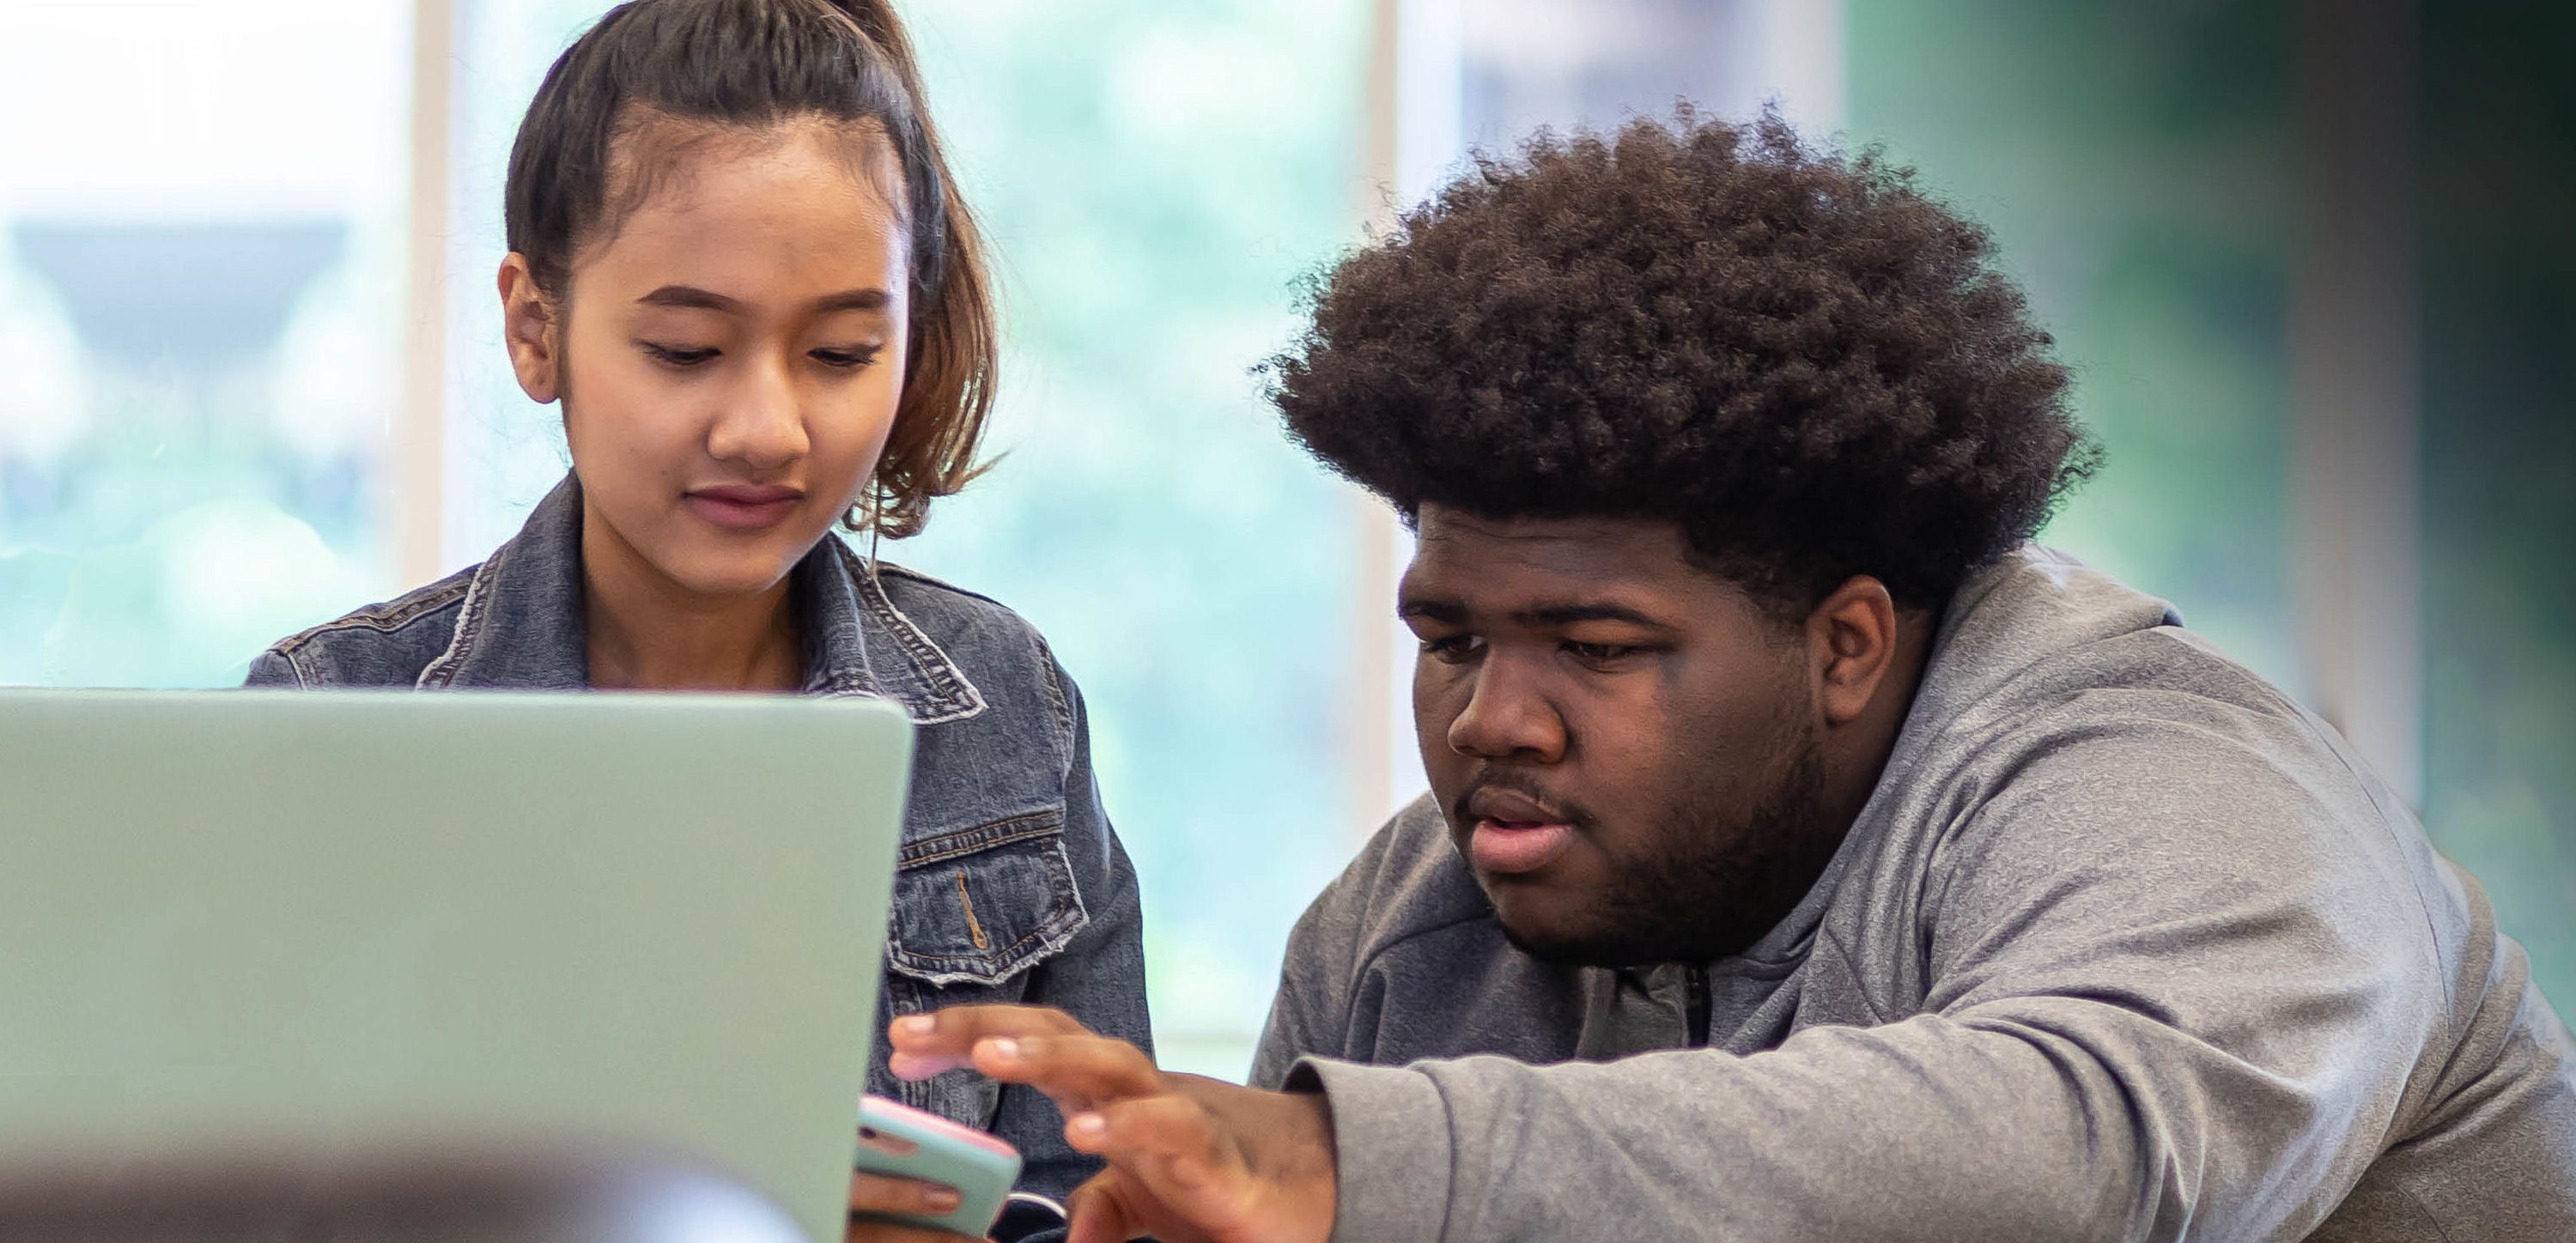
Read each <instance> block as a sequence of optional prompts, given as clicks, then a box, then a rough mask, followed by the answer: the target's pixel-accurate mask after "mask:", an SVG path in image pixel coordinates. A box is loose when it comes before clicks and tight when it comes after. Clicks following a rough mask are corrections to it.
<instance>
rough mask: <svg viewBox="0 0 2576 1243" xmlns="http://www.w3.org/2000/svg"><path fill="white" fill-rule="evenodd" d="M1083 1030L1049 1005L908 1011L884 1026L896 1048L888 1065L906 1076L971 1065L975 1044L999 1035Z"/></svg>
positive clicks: (917, 1076)
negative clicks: (922, 1012) (920, 1012)
mask: <svg viewBox="0 0 2576 1243" xmlns="http://www.w3.org/2000/svg"><path fill="white" fill-rule="evenodd" d="M1081 1034H1084V1028H1083V1026H1082V1024H1080V1023H1078V1022H1075V1021H1074V1018H1073V1016H1072V1015H1070V1014H1066V1013H1065V1012H1064V1011H1062V1010H1057V1009H1052V1008H1050V1007H1047V1006H951V1007H949V1008H948V1009H945V1010H933V1011H931V1012H930V1013H928V1014H908V1015H905V1016H904V1017H902V1018H899V1019H896V1020H895V1021H894V1022H892V1023H889V1024H887V1025H886V1039H887V1041H888V1042H890V1043H891V1044H892V1045H893V1046H894V1056H893V1058H892V1059H891V1064H890V1065H889V1066H888V1069H890V1070H892V1071H893V1072H894V1073H895V1074H896V1075H897V1076H898V1077H900V1078H905V1079H927V1078H929V1077H930V1076H932V1075H935V1074H938V1073H940V1072H941V1071H946V1070H955V1069H957V1068H959V1067H961V1066H968V1065H972V1064H973V1060H974V1056H975V1043H976V1042H977V1041H980V1040H993V1039H999V1038H1004V1037H1008V1038H1012V1039H1018V1038H1022V1037H1028V1036H1070V1035H1081Z"/></svg>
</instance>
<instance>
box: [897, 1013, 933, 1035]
mask: <svg viewBox="0 0 2576 1243" xmlns="http://www.w3.org/2000/svg"><path fill="white" fill-rule="evenodd" d="M894 1029H895V1030H896V1031H899V1032H902V1033H903V1034H904V1035H907V1036H927V1035H929V1034H930V1033H932V1032H935V1031H937V1030H939V1020H937V1019H934V1018H932V1017H930V1016H929V1015H927V1014H915V1015H910V1016H908V1017H905V1018H900V1019H896V1020H895V1021H894Z"/></svg>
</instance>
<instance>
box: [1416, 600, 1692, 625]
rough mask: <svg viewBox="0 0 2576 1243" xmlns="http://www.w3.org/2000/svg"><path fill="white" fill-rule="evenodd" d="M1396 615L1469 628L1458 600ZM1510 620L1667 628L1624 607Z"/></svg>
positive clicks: (1581, 608)
mask: <svg viewBox="0 0 2576 1243" xmlns="http://www.w3.org/2000/svg"><path fill="white" fill-rule="evenodd" d="M1395 615H1396V617H1397V618H1398V619H1399V620H1409V619H1411V618H1416V617H1420V618H1423V619H1425V620H1428V621H1435V622H1439V623H1440V624H1442V625H1445V626H1458V625H1464V624H1466V621H1467V606H1466V604H1465V603H1464V602H1462V601H1458V600H1406V601H1403V602H1402V603H1400V604H1398V605H1397V606H1396V610H1395ZM1511 620H1512V622H1513V623H1514V624H1516V625H1522V626H1532V627H1539V626H1570V625H1573V624H1575V623H1576V622H1588V621H1614V622H1626V623H1628V624H1629V625H1632V626H1645V627H1648V628H1650V629H1655V630H1661V629H1664V628H1665V627H1664V623H1662V622H1659V621H1657V620H1655V619H1654V618H1652V617H1648V616H1646V615H1645V614H1643V613H1640V612H1638V611H1637V610H1635V609H1632V608H1629V607H1627V606H1626V605H1621V604H1601V603H1591V604H1542V605H1539V606H1538V607H1536V608H1529V609H1520V610H1517V611H1515V612H1513V613H1512V614H1511Z"/></svg>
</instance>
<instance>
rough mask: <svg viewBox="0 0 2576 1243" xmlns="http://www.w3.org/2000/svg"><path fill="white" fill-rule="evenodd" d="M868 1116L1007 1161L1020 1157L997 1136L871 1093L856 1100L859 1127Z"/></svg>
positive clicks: (1017, 1150) (1016, 1150) (864, 1123)
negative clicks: (959, 1142) (964, 1144)
mask: <svg viewBox="0 0 2576 1243" xmlns="http://www.w3.org/2000/svg"><path fill="white" fill-rule="evenodd" d="M871 1113H874V1114H876V1115H878V1116H880V1117H885V1118H888V1119H890V1120H896V1121H900V1122H902V1123H903V1124H904V1125H906V1126H910V1127H913V1128H916V1129H918V1130H922V1131H926V1132H929V1133H931V1134H933V1135H940V1136H945V1137H946V1138H949V1139H953V1140H959V1141H962V1142H964V1143H968V1144H973V1145H974V1146H976V1147H978V1148H981V1149H983V1150H985V1151H987V1152H993V1153H999V1154H1001V1155H1002V1156H1006V1157H1016V1156H1018V1155H1020V1150H1019V1149H1017V1148H1013V1147H1012V1146H1011V1145H1010V1143H1009V1142H1008V1141H1006V1140H1004V1139H1002V1138H1001V1137H1000V1136H998V1135H994V1134H991V1133H990V1132H986V1131H979V1130H976V1129H975V1128H973V1127H971V1126H967V1125H965V1124H964V1123H960V1122H955V1121H951V1120H949V1119H947V1118H942V1117H940V1116H939V1115H937V1114H935V1113H932V1112H930V1111H929V1110H927V1109H915V1108H913V1107H912V1106H910V1105H906V1104H904V1103H903V1102H902V1101H898V1100H892V1099H889V1098H887V1097H883V1096H878V1095H876V1094H874V1093H870V1094H868V1095H866V1096H862V1097H860V1098H859V1124H860V1125H861V1126H865V1125H867V1124H868V1115H869V1114H871Z"/></svg>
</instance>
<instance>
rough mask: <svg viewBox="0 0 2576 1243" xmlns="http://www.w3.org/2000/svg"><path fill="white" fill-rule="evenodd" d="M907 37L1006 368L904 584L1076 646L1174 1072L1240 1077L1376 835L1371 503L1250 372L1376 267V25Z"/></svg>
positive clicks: (1078, 674) (1101, 24)
mask: <svg viewBox="0 0 2576 1243" xmlns="http://www.w3.org/2000/svg"><path fill="white" fill-rule="evenodd" d="M905 12H906V14H907V16H908V18H909V20H911V21H912V23H913V26H914V37H915V39H916V41H917V43H918V45H919V49H920V51H921V54H922V56H923V59H924V61H925V63H926V72H927V74H928V76H929V89H930V93H931V109H932V114H933V115H934V116H935V117H936V118H937V119H938V122H939V124H940V126H941V128H942V130H943V136H944V138H945V140H946V142H947V143H948V145H949V147H950V151H951V154H952V157H953V158H954V159H955V160H956V161H957V163H958V164H959V166H960V171H959V176H960V179H961V181H962V182H963V185H964V189H965V192H966V195H967V197H968V199H969V201H970V202H971V203H972V204H973V205H974V206H975V208H976V210H977V211H978V212H979V213H980V214H981V216H982V218H983V222H984V225H985V228H986V230H987V233H988V235H989V237H990V238H991V241H992V244H993V250H994V253H995V255H996V257H997V259H998V261H999V266H1000V270H1001V277H1002V293H1003V309H1004V313H1005V318H1006V321H1007V352H1006V358H1005V372H1004V376H1003V380H1002V387H1001V392H1002V399H1001V410H1000V412H999V414H998V416H997V419H996V422H995V425H994V428H993V438H992V447H993V449H994V450H995V451H996V463H997V464H996V465H995V467H994V469H993V471H992V473H991V474H990V475H988V476H986V477H985V478H984V479H982V480H980V481H978V482H977V483H976V484H975V485H974V486H972V487H971V488H969V489H968V490H967V491H966V492H965V493H964V494H963V495H961V496H959V497H957V498H955V499H953V500H950V501H945V502H942V503H941V504H940V505H939V506H938V507H937V508H936V509H935V510H934V511H933V514H932V518H931V523H930V528H929V530H928V531H927V532H926V533H925V534H923V535H922V536H920V537H918V538H916V539H914V540H911V541H907V542H905V543H903V544H901V545H888V546H886V547H885V548H884V549H883V550H882V555H884V556H885V557H886V558H887V559H888V560H891V561H897V562H902V563H904V564H908V565H912V566H914V567H916V568H919V569H922V570H925V571H927V572H930V573H933V574H937V575H940V576H942V577H944V578H947V579H950V580H952V581H954V582H956V583H958V584H959V585H961V586H965V587H968V588H971V589H973V590H977V591H981V592H987V593H990V594H992V595H993V596H995V597H997V598H999V599H1000V600H1001V601H1002V602H1003V603H1005V604H1008V605H1010V606H1011V607H1012V608H1014V609H1017V610H1018V611H1020V612H1021V613H1022V614H1023V615H1025V616H1026V617H1028V618H1029V619H1030V620H1031V621H1032V622H1034V623H1035V624H1036V625H1037V626H1038V627H1039V629H1040V630H1042V631H1043V632H1044V633H1045V634H1046V636H1047V638H1048V640H1049V641H1050V642H1051V643H1052V644H1053V645H1054V647H1055V649H1056V652H1057V655H1058V656H1059V658H1061V659H1062V660H1063V662H1064V664H1065V666H1066V667H1067V668H1068V669H1069V670H1070V671H1071V672H1072V674H1073V676H1074V678H1075V680H1076V681H1077V682H1078V683H1079V684H1080V685H1081V687H1082V689H1083V692H1084V695H1085V697H1086V699H1087V700H1088V703H1089V706H1090V717H1091V731H1092V746H1093V752H1094V758H1095V761H1096V763H1097V765H1098V769H1099V775H1100V784H1101V788H1102V792H1103V796H1104V799H1105V801H1106V804H1107V807H1108V809H1109V813H1110V817H1111V819H1112V820H1113V821H1114V822H1115V823H1116V824H1117V825H1118V828H1119V833H1120V835H1121V837H1123V838H1124V839H1125V841H1126V843H1127V848H1128V850H1129V852H1130V853H1131V854H1132V855H1133V856H1134V857H1135V861H1136V864H1137V867H1138V870H1139V871H1140V873H1141V874H1142V877H1143V885H1144V897H1145V917H1146V923H1145V929H1146V953H1147V958H1148V963H1149V967H1150V979H1151V985H1152V990H1153V996H1152V1000H1153V1007H1154V1020H1155V1028H1156V1032H1157V1037H1158V1040H1159V1041H1160V1042H1161V1044H1162V1046H1163V1054H1164V1060H1165V1064H1167V1065H1172V1066H1177V1067H1179V1068H1182V1069H1189V1070H1198V1071H1204V1072H1206V1073H1209V1074H1216V1075H1224V1076H1230V1077H1231V1076H1240V1075H1241V1074H1242V1073H1243V1072H1244V1070H1245V1068H1246V1067H1247V1066H1248V1064H1249V1061H1250V1051H1251V1045H1252V1041H1253V1039H1254V1037H1255V1036H1256V1035H1257V1034H1258V1032H1259V1028H1260V1023H1261V1020H1262V1016H1263V1014H1264V1012H1265V1011H1266V1009H1267V1007H1268V1004H1269V1000H1270V994H1271V990H1272V987H1273V985H1274V984H1275V982H1276V980H1277V972H1278V964H1279V954H1280V950H1281V947H1282V945H1283V944H1284V943H1285V940H1286V936H1287V931H1288V927H1289V925H1290V924H1291V923H1292V922H1293V921H1294V920H1295V918H1296V916H1297V914H1298V913H1299V912H1301V911H1302V910H1303V909H1304V908H1305V905H1306V903H1307V901H1308V900H1310V899H1311V898H1312V897H1313V896H1314V895H1315V893H1316V892H1317V891H1318V890H1319V889H1321V888H1322V887H1323V884H1324V882H1325V881H1327V880H1329V879H1330V878H1331V877H1332V875H1333V874H1334V873H1335V872H1336V871H1338V870H1339V868H1340V866H1341V864H1342V862H1343V861H1344V860H1345V859H1346V858H1348V857H1349V853H1350V851H1351V849H1352V848H1353V846H1354V845H1355V843H1356V839H1357V834H1358V833H1359V832H1361V831H1362V829H1361V828H1360V827H1358V826H1353V825H1350V824H1347V823H1345V819H1346V809H1347V808H1348V806H1349V805H1350V799H1349V798H1348V797H1347V795H1346V792H1345V791H1344V790H1343V789H1342V787H1341V784H1340V781H1341V778H1340V773H1341V770H1342V768H1343V766H1344V765H1343V755H1344V753H1343V749H1342V744H1341V742H1340V740H1339V738H1338V726H1339V723H1340V721H1341V719H1342V713H1343V712H1344V705H1343V702H1342V700H1343V694H1344V689H1345V687H1346V686H1347V684H1348V683H1347V677H1348V675H1347V673H1346V670H1347V666H1348V659H1349V657H1348V654H1347V652H1346V651H1345V648H1346V645H1347V640H1348V635H1349V632H1350V630H1351V625H1350V622H1349V615H1350V613H1351V611H1352V609H1353V608H1354V607H1355V606H1354V604H1353V603H1352V598H1351V587H1352V584H1351V582H1350V581H1349V570H1348V564H1349V553H1348V549H1349V547H1350V546H1351V545H1352V543H1353V542H1354V540H1355V539H1356V536H1355V535H1354V534H1353V533H1352V532H1351V530H1350V526H1351V523H1350V510H1349V508H1348V507H1349V506H1350V505H1351V504H1352V503H1353V502H1352V501H1351V500H1350V499H1349V498H1348V497H1347V495H1346V494H1345V491H1344V489H1343V488H1342V487H1340V486H1339V485H1336V484H1334V483H1333V482H1331V481H1330V480H1329V479H1327V478H1326V477H1325V476H1324V475H1323V474H1322V473H1321V472H1320V471H1319V470H1318V469H1317V468H1315V467H1314V466H1313V465H1312V464H1310V463H1309V462H1308V461H1307V460H1306V459H1305V457H1304V456H1303V455H1302V454H1301V453H1299V452H1298V451H1297V450H1296V449H1295V448H1293V447H1292V446H1290V445H1289V444H1288V443H1287V441H1286V440H1285V438H1284V437H1282V436H1281V435H1280V433H1279V431H1278V429H1277V425H1276V422H1275V420H1274V418H1273V416H1272V415H1271V413H1270V411H1269V410H1268V408H1267V407H1266V405H1265V404H1264V403H1263V402H1262V400H1261V398H1260V380H1259V378H1258V377H1257V376H1256V375H1255V374H1254V372H1253V368H1255V367H1256V366H1257V365H1258V364H1259V363H1260V362H1261V361H1262V360H1263V359H1264V358H1266V357H1267V356H1268V355H1270V354H1272V353H1274V352H1276V351H1277V350H1279V349H1280V348H1281V347H1283V346H1284V345H1286V344H1287V343H1288V341H1289V340H1290V339H1291V336H1292V334H1294V333H1295V332H1296V331H1297V327H1298V323H1299V316H1298V314H1297V309H1298V308H1297V287H1298V283H1299V281H1300V280H1301V279H1302V278H1304V277H1306V276H1308V275H1309V274H1311V273H1313V272H1315V271H1316V270H1318V269H1319V268H1320V267H1321V266H1323V265H1324V264H1325V263H1326V262H1327V261H1329V260H1330V259H1331V258H1332V257H1334V256H1335V255H1336V254H1337V253H1338V252H1339V250H1340V249H1341V248H1342V247H1344V246H1347V245H1349V244H1351V243H1353V242H1355V241H1356V240H1357V237H1358V228H1357V225H1358V220H1359V216H1360V207H1361V197H1360V191H1359V168H1358V153H1357V145H1358V138H1359V134H1360V120H1361V119H1360V115H1359V108H1360V101H1361V98H1362V91H1361V79H1360V74H1361V72H1362V69H1363V67H1364V66H1365V64H1366V61H1367V55H1366V53H1367V45H1366V33H1367V31H1366V25H1365V17H1366V14H1367V5H1366V4H1365V3H1363V2H1362V0H1313V2H1309V3H1302V4H1296V5H1282V4H1276V3H1270V2H1268V0H978V2H976V3H972V4H948V5H930V4H914V5H910V6H907V8H906V10H905ZM1368 827H1374V826H1368Z"/></svg>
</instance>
